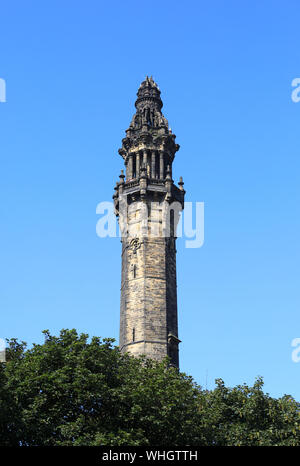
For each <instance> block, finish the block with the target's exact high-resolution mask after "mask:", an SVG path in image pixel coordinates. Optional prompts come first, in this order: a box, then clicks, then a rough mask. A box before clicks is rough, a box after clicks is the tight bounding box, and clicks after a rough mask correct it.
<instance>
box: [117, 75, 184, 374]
mask: <svg viewBox="0 0 300 466" xmlns="http://www.w3.org/2000/svg"><path fill="white" fill-rule="evenodd" d="M162 106H163V103H162V100H161V98H160V90H159V88H158V86H157V84H156V83H155V82H154V81H153V79H152V77H150V78H149V77H148V76H147V77H146V79H145V81H143V82H142V83H141V85H140V87H139V90H138V92H137V100H136V102H135V107H136V113H135V114H134V116H133V118H132V121H131V123H130V126H129V128H128V129H127V130H126V137H125V138H124V139H123V140H122V148H121V149H119V154H120V155H121V156H122V157H123V160H124V164H125V170H126V177H125V175H124V173H123V170H122V171H121V175H120V179H119V181H118V182H117V184H116V187H115V194H114V196H113V199H114V205H115V213H116V215H117V216H118V217H119V226H120V230H121V234H122V240H121V241H122V278H121V310H120V342H119V346H120V350H121V351H122V352H130V353H132V354H133V355H141V354H145V355H146V356H147V357H149V358H152V359H156V360H162V359H163V358H164V357H165V356H167V355H168V356H169V357H170V359H171V363H172V364H173V365H174V366H176V367H179V355H178V345H179V343H180V340H179V338H178V324H177V290H176V244H175V243H176V227H177V222H178V219H179V215H180V214H179V212H180V210H182V209H183V205H184V194H185V191H184V189H183V181H182V178H180V181H179V183H178V187H177V186H176V185H175V184H174V181H173V179H172V164H173V160H174V157H175V153H176V152H177V151H178V149H179V145H178V144H176V142H175V137H176V136H175V134H173V133H172V131H171V128H169V125H168V121H167V120H166V118H165V117H164V116H163V114H162V112H161V109H162Z"/></svg>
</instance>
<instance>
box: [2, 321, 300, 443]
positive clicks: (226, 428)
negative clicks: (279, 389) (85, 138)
mask: <svg viewBox="0 0 300 466" xmlns="http://www.w3.org/2000/svg"><path fill="white" fill-rule="evenodd" d="M44 334H45V343H44V344H42V345H33V347H32V348H31V349H27V347H26V344H25V343H24V342H21V343H18V342H17V341H16V340H15V339H13V340H11V341H9V347H8V349H7V362H6V363H5V364H4V363H2V364H0V445H43V446H47V445H112V446H113V445H151V446H155V445H170V444H172V445H174V446H180V445H181V446H186V445H299V444H300V431H299V423H300V414H299V404H298V403H297V402H296V401H295V400H293V398H291V397H289V396H284V397H282V398H280V399H274V398H271V397H270V396H269V395H268V394H265V393H264V392H263V389H262V388H263V382H262V379H261V378H259V379H257V381H256V382H255V384H254V385H253V387H248V386H247V385H242V386H237V387H234V388H227V387H225V385H224V382H223V381H222V380H217V381H216V384H217V386H216V388H215V389H214V390H212V391H207V390H202V389H201V387H199V386H198V385H197V384H196V383H195V382H194V381H193V379H192V378H191V377H190V376H187V375H186V374H183V373H179V372H178V371H177V370H176V369H174V368H172V367H169V365H168V361H167V360H166V361H163V362H162V363H158V362H154V361H152V360H149V359H145V358H142V357H141V358H133V357H130V356H129V355H121V354H120V352H119V350H118V348H117V347H116V346H114V340H113V339H103V340H101V339H100V338H96V337H94V338H92V339H91V341H89V339H88V335H86V334H81V335H78V334H77V332H76V331H75V330H62V331H61V332H60V335H59V336H58V337H55V336H52V335H51V334H50V333H49V332H48V331H44Z"/></svg>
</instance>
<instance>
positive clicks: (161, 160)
mask: <svg viewBox="0 0 300 466" xmlns="http://www.w3.org/2000/svg"><path fill="white" fill-rule="evenodd" d="M159 177H160V179H161V180H162V179H163V178H164V153H163V152H162V151H161V152H160V153H159Z"/></svg>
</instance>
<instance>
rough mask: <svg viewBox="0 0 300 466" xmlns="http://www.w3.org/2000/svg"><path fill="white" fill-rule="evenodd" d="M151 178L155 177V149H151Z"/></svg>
mask: <svg viewBox="0 0 300 466" xmlns="http://www.w3.org/2000/svg"><path fill="white" fill-rule="evenodd" d="M151 178H155V150H152V151H151Z"/></svg>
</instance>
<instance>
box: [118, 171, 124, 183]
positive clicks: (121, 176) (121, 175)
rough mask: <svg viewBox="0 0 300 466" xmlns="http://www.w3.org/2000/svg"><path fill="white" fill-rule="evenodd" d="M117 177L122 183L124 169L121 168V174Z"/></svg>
mask: <svg viewBox="0 0 300 466" xmlns="http://www.w3.org/2000/svg"><path fill="white" fill-rule="evenodd" d="M119 178H120V183H124V178H125V175H124V170H121V174H120V176H119Z"/></svg>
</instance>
